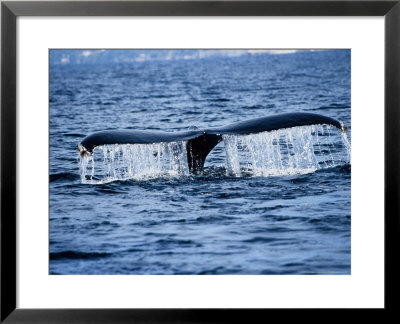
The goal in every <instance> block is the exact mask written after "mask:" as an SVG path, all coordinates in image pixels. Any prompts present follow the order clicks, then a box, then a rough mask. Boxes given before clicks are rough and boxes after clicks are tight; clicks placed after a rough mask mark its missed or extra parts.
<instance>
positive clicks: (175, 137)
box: [78, 113, 347, 174]
mask: <svg viewBox="0 0 400 324" xmlns="http://www.w3.org/2000/svg"><path fill="white" fill-rule="evenodd" d="M310 125H332V126H335V127H336V128H338V129H339V130H341V131H342V132H346V131H347V127H346V126H345V125H344V124H343V123H342V122H340V121H338V120H336V119H334V118H330V117H326V116H322V115H318V114H312V113H287V114H279V115H273V116H267V117H261V118H255V119H250V120H245V121H241V122H238V123H234V124H230V125H227V126H223V127H219V128H209V129H203V130H199V129H191V130H188V131H184V132H174V133H172V132H163V131H140V130H107V131H100V132H95V133H92V134H90V135H88V136H86V137H85V138H84V139H83V140H82V142H81V143H80V144H79V145H78V150H79V152H80V154H81V155H82V156H84V155H87V154H91V153H93V150H94V148H95V147H96V146H101V145H111V144H154V143H166V142H179V141H186V150H187V159H188V165H189V169H190V171H191V172H192V173H195V174H197V173H200V172H201V171H202V170H203V166H204V162H205V160H206V157H207V155H208V154H209V153H210V152H211V150H212V149H213V148H214V147H215V146H216V145H217V144H218V143H219V142H221V141H222V135H249V134H255V133H261V132H269V131H274V130H278V129H284V128H292V127H298V126H310Z"/></svg>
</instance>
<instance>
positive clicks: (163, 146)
mask: <svg viewBox="0 0 400 324" xmlns="http://www.w3.org/2000/svg"><path fill="white" fill-rule="evenodd" d="M332 128H333V127H332V126H329V125H313V126H301V127H294V128H290V129H281V130H277V131H272V132H263V133H258V134H251V135H223V142H224V145H225V153H226V169H227V175H229V176H232V175H233V176H237V177H239V176H242V175H251V176H264V177H267V176H277V175H295V174H305V173H311V172H314V171H316V170H318V169H322V168H329V167H334V166H337V165H342V164H344V163H349V162H350V143H349V141H348V139H347V135H346V134H345V133H341V135H339V133H340V132H338V131H337V130H336V129H333V130H332ZM80 171H81V182H82V183H88V184H102V183H107V182H111V181H115V180H128V179H135V180H146V179H152V178H160V177H169V178H170V177H180V176H189V175H190V172H189V166H188V162H187V152H186V141H181V142H171V143H157V144H124V145H103V146H100V147H96V148H95V149H94V151H93V154H91V155H89V156H85V157H82V158H81V159H80Z"/></svg>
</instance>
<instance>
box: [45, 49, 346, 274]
mask: <svg viewBox="0 0 400 324" xmlns="http://www.w3.org/2000/svg"><path fill="white" fill-rule="evenodd" d="M350 62H351V52H350V50H326V51H289V52H287V53H285V52H281V51H276V52H274V51H270V52H268V51H261V52H256V51H247V52H246V51H227V50H225V51H195V50H191V51H185V50H176V51H167V50H164V51H163V50H154V51H152V50H150V51H139V50H130V51H127V50H120V51H113V50H106V51H104V50H101V51H94V50H86V51H85V50H72V51H64V50H51V51H50V83H49V109H50V112H49V116H50V134H49V137H50V148H49V152H50V161H49V168H50V174H49V182H50V199H49V205H50V207H49V210H50V220H49V222H50V225H49V231H50V234H49V250H50V254H49V273H50V274H78V275H80V274H104V275H111V274H118V275H121V274H126V275H128V274H133V275H139V274H144V275H148V274H155V275H160V274H161V275H162V274H165V275H169V274H177V275H196V274H197V275H199V274H203V275H217V274H220V275H229V274H243V275H248V274H259V275H269V274H274V275H280V274H281V275H284V274H288V275H298V274H304V275H308V274H317V275H332V274H334V275H335V274H338V275H348V274H350V273H351V262H350V261H351V244H350V243H351V212H350V209H351V208H350V207H351V164H350V160H351V155H350V154H351V152H350V143H351V119H350V118H351V66H350ZM287 112H312V113H317V114H322V115H325V116H329V117H332V118H335V119H338V120H340V121H342V122H343V123H344V124H346V125H347V127H348V132H347V134H341V132H340V131H339V130H338V129H336V128H334V127H328V126H326V125H325V126H320V125H318V126H308V127H297V128H293V129H288V130H280V131H277V132H271V133H260V134H254V135H249V136H225V137H224V140H223V141H222V142H221V143H219V144H218V145H217V146H216V147H215V148H214V150H213V151H212V152H211V153H210V155H209V156H208V157H207V159H206V163H205V168H204V172H203V174H200V175H193V174H191V173H190V172H189V171H188V168H187V162H186V159H185V151H184V147H185V145H184V144H185V143H172V144H171V143H169V144H164V143H161V144H150V145H108V146H104V147H98V148H96V149H95V150H94V154H93V156H91V157H86V158H81V157H80V156H79V153H78V150H77V146H78V144H79V143H80V141H81V140H82V139H83V138H84V137H85V136H86V135H88V134H90V133H92V132H95V131H100V130H111V129H135V130H163V131H168V132H176V131H185V130H188V129H189V127H191V128H193V127H198V128H200V129H201V128H210V127H220V126H224V125H228V124H230V123H234V122H238V121H242V120H246V119H251V118H257V117H263V116H268V115H273V114H278V113H287Z"/></svg>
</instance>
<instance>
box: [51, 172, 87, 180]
mask: <svg viewBox="0 0 400 324" xmlns="http://www.w3.org/2000/svg"><path fill="white" fill-rule="evenodd" d="M49 179H50V182H55V181H72V180H78V179H80V176H79V175H78V174H75V173H72V172H60V173H52V174H50V176H49Z"/></svg>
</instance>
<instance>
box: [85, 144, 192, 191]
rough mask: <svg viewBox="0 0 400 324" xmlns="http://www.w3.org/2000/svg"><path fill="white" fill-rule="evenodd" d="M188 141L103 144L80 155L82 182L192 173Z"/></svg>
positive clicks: (90, 182)
mask: <svg viewBox="0 0 400 324" xmlns="http://www.w3.org/2000/svg"><path fill="white" fill-rule="evenodd" d="M186 156H187V154H186V142H183V141H182V142H172V143H157V144H124V145H102V146H99V147H96V148H95V149H94V151H93V154H91V155H89V156H86V157H83V158H81V159H80V162H81V163H80V171H81V182H82V183H89V184H102V183H107V182H111V181H115V180H128V179H135V180H146V179H152V178H158V177H163V176H167V177H174V176H175V177H176V176H182V175H189V167H188V164H187V157H186Z"/></svg>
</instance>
